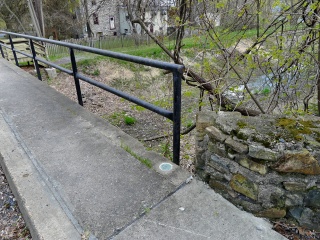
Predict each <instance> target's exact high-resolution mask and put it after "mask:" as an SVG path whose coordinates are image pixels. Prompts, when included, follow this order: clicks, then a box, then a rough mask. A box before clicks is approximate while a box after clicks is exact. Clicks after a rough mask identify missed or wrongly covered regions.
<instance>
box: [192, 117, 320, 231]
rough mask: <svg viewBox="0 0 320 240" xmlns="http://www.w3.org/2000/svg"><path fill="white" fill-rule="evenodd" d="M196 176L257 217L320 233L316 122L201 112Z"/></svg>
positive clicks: (319, 120)
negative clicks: (291, 224)
mask: <svg viewBox="0 0 320 240" xmlns="http://www.w3.org/2000/svg"><path fill="white" fill-rule="evenodd" d="M196 140H197V141H196V170H197V174H198V175H199V176H200V177H201V178H202V179H204V180H205V181H206V182H208V183H209V185H210V186H211V187H212V188H213V189H214V190H216V191H217V192H219V193H220V194H221V195H222V196H224V197H225V198H226V199H228V200H229V201H230V202H232V203H233V204H235V205H237V206H238V207H240V208H242V209H244V210H246V211H249V212H252V213H253V214H255V215H256V216H260V217H266V218H270V219H281V218H287V219H289V220H293V221H295V222H296V223H298V224H300V225H302V226H306V227H309V228H312V229H315V230H318V231H320V118H318V117H313V116H308V117H299V118H296V119H293V118H287V117H285V116H270V115H262V116H259V117H247V116H242V115H241V114H240V113H237V112H218V113H215V112H209V113H208V112H200V113H199V114H198V117H197V136H196Z"/></svg>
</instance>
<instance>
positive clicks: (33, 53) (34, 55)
mask: <svg viewBox="0 0 320 240" xmlns="http://www.w3.org/2000/svg"><path fill="white" fill-rule="evenodd" d="M30 48H31V52H32V59H33V63H34V66H35V68H36V71H37V75H38V79H39V80H40V81H42V78H41V73H40V68H39V64H38V60H36V56H37V53H36V50H35V49H34V44H33V41H32V40H31V39H30Z"/></svg>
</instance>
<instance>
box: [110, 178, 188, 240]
mask: <svg viewBox="0 0 320 240" xmlns="http://www.w3.org/2000/svg"><path fill="white" fill-rule="evenodd" d="M188 183H189V181H188V179H186V181H184V182H183V183H181V184H180V185H179V186H178V187H177V188H176V189H175V190H174V191H172V192H170V193H169V194H168V195H166V196H165V197H164V198H162V199H161V200H160V201H159V202H158V203H156V204H154V205H153V206H151V207H150V211H152V209H154V208H156V207H157V206H159V205H160V204H161V203H163V202H164V201H165V200H167V199H168V198H169V197H171V196H172V195H173V194H175V193H176V192H178V191H179V190H180V189H182V188H183V187H185V186H186V185H187V184H188ZM147 214H148V213H147V212H143V213H141V214H140V215H139V216H138V217H137V218H135V219H134V220H132V221H131V222H129V223H128V224H126V225H125V226H123V227H122V228H120V229H117V230H115V231H114V233H113V234H112V235H111V236H109V237H108V238H107V239H108V240H111V239H113V238H114V237H116V236H117V235H119V234H120V233H121V232H122V231H124V230H125V229H126V228H128V227H130V226H131V225H132V224H134V223H135V222H137V221H139V220H140V219H142V218H143V217H144V216H145V215H147Z"/></svg>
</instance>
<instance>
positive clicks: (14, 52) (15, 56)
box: [8, 35, 19, 67]
mask: <svg viewBox="0 0 320 240" xmlns="http://www.w3.org/2000/svg"><path fill="white" fill-rule="evenodd" d="M9 40H10V45H11V50H12V53H13V57H14V61H15V62H16V65H17V66H18V67H19V62H18V58H17V54H16V51H15V50H14V45H13V41H12V38H11V35H9ZM8 58H9V57H8ZM9 60H10V59H9Z"/></svg>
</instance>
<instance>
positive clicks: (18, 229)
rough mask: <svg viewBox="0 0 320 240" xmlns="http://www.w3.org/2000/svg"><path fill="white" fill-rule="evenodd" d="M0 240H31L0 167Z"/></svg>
mask: <svg viewBox="0 0 320 240" xmlns="http://www.w3.org/2000/svg"><path fill="white" fill-rule="evenodd" d="M0 239H2V240H11V239H31V235H30V232H29V230H28V228H27V227H26V224H25V222H24V220H23V218H22V215H21V213H20V210H19V207H18V205H17V202H16V199H15V197H14V195H13V193H12V192H11V189H10V187H9V184H8V182H7V179H6V177H5V175H4V172H3V170H2V168H1V167H0Z"/></svg>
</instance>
